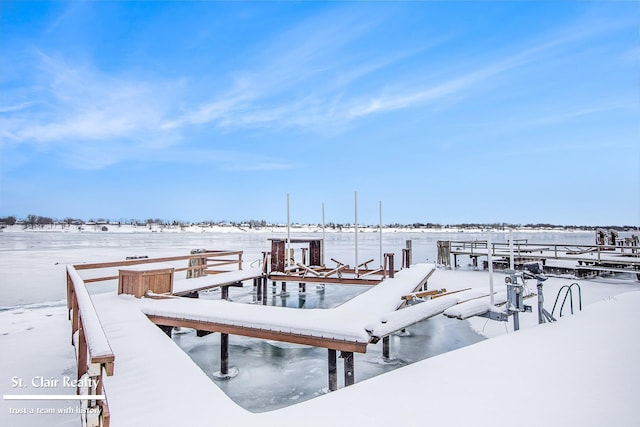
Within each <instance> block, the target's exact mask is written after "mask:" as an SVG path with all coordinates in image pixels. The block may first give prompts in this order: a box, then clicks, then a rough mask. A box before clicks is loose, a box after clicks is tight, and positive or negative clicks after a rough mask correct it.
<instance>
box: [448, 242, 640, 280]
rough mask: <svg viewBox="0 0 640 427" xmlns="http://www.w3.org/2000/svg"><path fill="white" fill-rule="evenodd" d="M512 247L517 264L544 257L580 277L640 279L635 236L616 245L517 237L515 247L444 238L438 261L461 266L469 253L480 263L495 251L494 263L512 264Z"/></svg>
mask: <svg viewBox="0 0 640 427" xmlns="http://www.w3.org/2000/svg"><path fill="white" fill-rule="evenodd" d="M511 250H512V251H513V255H514V260H515V264H516V265H521V264H524V263H527V262H531V261H542V262H543V264H544V265H545V269H546V270H548V271H551V270H554V271H557V272H561V273H566V272H572V273H575V275H576V276H579V277H584V276H591V275H599V274H600V273H603V272H613V273H634V274H636V276H637V278H638V279H639V280H640V246H638V245H637V243H636V242H635V240H623V241H621V242H620V244H616V245H576V244H559V243H550V244H540V243H536V244H533V243H528V242H526V241H515V242H514V243H513V246H512V248H510V245H509V243H508V242H507V243H505V242H494V243H491V247H490V248H488V245H487V241H486V240H460V241H456V240H443V241H439V242H438V263H439V264H442V265H444V266H448V267H449V266H451V265H452V264H451V258H453V266H458V257H460V256H468V257H469V258H470V259H471V261H472V263H473V265H474V266H475V267H478V258H488V255H489V252H491V256H492V258H493V263H494V264H501V265H504V266H508V265H509V261H508V259H509V257H510V254H511Z"/></svg>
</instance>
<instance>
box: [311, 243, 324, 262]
mask: <svg viewBox="0 0 640 427" xmlns="http://www.w3.org/2000/svg"><path fill="white" fill-rule="evenodd" d="M323 243H324V242H323V241H322V240H312V241H310V242H309V265H323V263H324V260H323V259H322V246H323Z"/></svg>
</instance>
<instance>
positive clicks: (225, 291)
mask: <svg viewBox="0 0 640 427" xmlns="http://www.w3.org/2000/svg"><path fill="white" fill-rule="evenodd" d="M221 298H222V299H224V300H228V299H229V287H228V286H223V287H222V296H221Z"/></svg>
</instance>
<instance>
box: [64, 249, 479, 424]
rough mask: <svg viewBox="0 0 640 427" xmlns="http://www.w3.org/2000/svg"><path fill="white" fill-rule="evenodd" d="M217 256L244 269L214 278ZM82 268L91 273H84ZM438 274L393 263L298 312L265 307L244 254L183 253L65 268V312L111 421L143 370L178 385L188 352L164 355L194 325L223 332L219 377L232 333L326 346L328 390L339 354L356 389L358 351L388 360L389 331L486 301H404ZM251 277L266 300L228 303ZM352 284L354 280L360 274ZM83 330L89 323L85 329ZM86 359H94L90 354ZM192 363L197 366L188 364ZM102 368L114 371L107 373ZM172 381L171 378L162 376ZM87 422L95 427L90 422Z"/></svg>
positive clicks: (429, 267) (465, 295) (262, 278)
mask: <svg viewBox="0 0 640 427" xmlns="http://www.w3.org/2000/svg"><path fill="white" fill-rule="evenodd" d="M229 255H233V256H236V255H237V256H238V259H237V260H235V261H234V260H229V259H228V258H224V259H221V258H220V257H228V256H229ZM185 260H187V261H188V267H180V266H177V265H176V264H175V263H176V262H184V261H185ZM194 260H196V261H194ZM211 260H213V265H214V266H218V265H221V264H223V265H227V264H237V267H238V269H237V270H230V271H222V270H220V269H219V268H217V267H215V271H213V274H211V273H212V270H213V268H214V267H212V266H211V265H210V262H211ZM171 262H173V264H171ZM403 262H404V261H403ZM118 267H120V268H119V270H118V275H114V274H113V269H114V268H118ZM78 270H80V271H78ZM95 270H104V271H103V272H102V273H100V274H102V275H101V276H100V275H96V274H97V273H96V272H95ZM303 270H304V269H303ZM176 271H187V272H188V273H187V274H188V275H191V276H196V277H194V278H191V279H185V278H175V272H176ZM365 271H366V270H365ZM80 272H83V273H84V276H85V277H81V274H80ZM189 272H191V273H189ZM434 272H435V265H433V264H415V265H412V266H410V267H406V268H403V269H401V270H398V271H396V270H394V269H393V264H392V263H391V264H390V265H389V268H388V269H385V271H384V274H385V276H386V277H384V278H381V279H379V280H377V283H378V284H377V285H375V286H372V287H371V288H370V289H369V290H367V291H365V292H364V293H362V294H359V295H358V296H356V297H355V298H353V299H351V300H349V301H347V302H346V303H344V304H342V305H340V306H338V307H335V308H332V309H293V308H287V307H275V306H267V305H266V304H265V302H266V283H267V279H268V277H269V276H268V275H267V273H266V272H265V271H263V270H262V269H260V268H249V269H246V270H243V269H242V255H241V253H235V252H229V251H207V252H206V253H204V252H203V253H199V254H192V255H189V256H184V257H164V258H159V259H143V260H129V261H124V262H108V263H103V264H79V265H77V266H68V296H69V305H68V308H69V310H70V313H72V314H73V319H74V329H73V332H76V331H77V330H80V331H81V332H83V333H84V334H85V335H86V339H84V338H83V340H85V341H86V342H87V343H89V344H88V346H87V345H85V344H84V343H83V342H79V341H78V340H75V341H74V342H75V343H76V345H78V343H80V347H79V352H78V354H79V356H78V366H79V368H78V377H79V378H80V377H82V376H84V375H85V374H87V375H90V376H91V375H93V376H96V378H97V380H96V383H97V384H98V388H94V390H93V391H92V390H86V392H87V393H89V394H91V393H92V392H95V391H96V390H97V391H100V392H101V393H103V394H105V395H106V393H108V401H107V400H106V398H105V399H104V400H102V401H100V405H99V408H100V410H101V413H102V414H103V416H104V417H103V418H102V423H104V424H108V423H109V422H110V420H112V419H113V420H115V419H117V418H119V417H120V416H122V415H121V414H122V413H128V411H126V410H124V409H122V408H124V406H125V403H124V402H126V401H131V400H133V399H132V398H131V397H130V396H129V394H130V392H129V391H128V390H127V387H126V384H131V383H132V381H133V382H134V383H137V380H135V378H138V377H139V376H140V375H143V373H145V372H146V373H147V374H148V375H149V376H148V377H147V378H154V380H153V381H154V383H157V384H156V387H159V388H162V386H161V385H162V384H171V386H172V387H174V388H175V384H174V383H175V381H176V378H175V377H173V375H175V372H176V371H178V372H179V371H181V370H182V367H181V366H180V365H183V364H184V357H186V355H184V353H183V355H182V356H176V357H175V359H176V362H175V363H174V362H173V361H172V362H171V363H169V365H167V363H168V362H167V359H166V355H167V354H173V353H175V352H181V350H180V349H179V348H178V347H177V346H175V344H174V343H173V341H172V340H171V339H170V336H171V330H172V329H173V328H174V327H187V328H193V329H196V330H197V331H198V332H199V333H202V334H207V333H213V332H216V333H220V334H221V343H222V344H221V354H220V372H219V375H220V376H221V377H228V376H230V375H232V374H231V373H230V372H229V336H230V335H241V336H246V337H252V338H258V339H266V340H273V341H282V342H288V343H295V344H302V345H308V346H313V347H320V348H326V349H327V350H328V357H327V364H328V390H330V391H334V390H337V388H338V379H337V375H338V372H337V357H338V352H339V355H340V357H341V358H342V359H344V363H343V366H344V384H345V386H348V385H352V384H354V383H355V372H354V369H355V367H354V358H353V354H354V353H365V352H366V351H367V346H368V345H370V344H375V343H377V342H378V341H380V340H383V348H384V351H383V354H384V355H385V357H387V358H388V357H389V351H390V349H389V339H388V338H389V335H390V334H392V333H394V332H396V331H398V330H401V329H404V328H406V327H407V326H409V325H412V324H414V323H417V322H419V321H421V320H424V319H427V318H429V317H432V316H434V315H437V314H440V313H442V312H443V311H444V310H446V309H447V308H449V307H451V306H454V305H456V304H458V303H460V302H463V301H467V300H470V299H474V298H478V297H480V296H483V295H487V293H486V291H478V290H467V291H464V292H457V293H455V294H450V295H448V294H446V293H445V294H443V295H438V298H437V299H436V298H434V299H432V300H427V301H425V302H422V303H420V304H415V305H410V306H407V303H406V296H407V295H409V294H412V293H414V292H417V291H423V290H425V289H426V288H427V281H428V280H429V278H430V277H431V275H432V274H433V273H434ZM207 273H210V274H207ZM365 274H366V273H365ZM198 276H199V277H198ZM115 278H117V279H118V286H117V289H118V292H117V293H115V292H114V293H110V294H100V295H95V296H93V297H89V293H88V292H87V289H86V285H87V283H92V282H97V281H101V280H113V279H115ZM248 280H253V282H254V287H255V288H256V291H259V290H261V289H264V292H263V295H264V296H265V297H264V298H263V303H262V304H242V303H234V302H231V301H228V300H227V298H228V287H229V286H242V283H243V282H245V281H248ZM296 280H297V281H302V280H304V277H303V276H300V277H296ZM351 280H353V281H356V280H357V277H354V278H352V279H351ZM334 283H335V282H334ZM366 284H370V283H368V282H367V283H366ZM216 287H221V288H222V289H223V292H222V293H221V299H219V300H210V299H199V298H197V295H198V291H200V290H205V289H212V288H216ZM225 290H226V292H225ZM181 296H187V297H188V298H184V297H181ZM263 304H265V305H263ZM84 324H86V325H87V326H86V327H85V326H82V325H84ZM77 325H80V326H79V327H78V326H77ZM151 331H153V332H151ZM162 331H163V332H164V333H162ZM167 335H169V336H167ZM83 337H84V336H83ZM94 342H99V343H102V344H100V345H99V346H98V347H96V345H92V344H91V343H94ZM141 343H144V345H143V347H145V348H144V349H142V348H141ZM169 346H171V348H172V350H171V351H170V352H169V351H168V350H167V348H168V347H169ZM154 348H155V349H157V350H158V352H155V354H156V355H157V354H162V357H161V358H160V359H162V361H161V362H159V361H158V360H156V359H158V357H157V356H155V357H153V356H151V354H149V358H147V357H144V358H143V359H144V360H145V362H144V366H142V364H141V363H140V361H139V360H140V359H139V358H140V356H141V355H143V354H146V353H149V349H154ZM159 349H162V350H161V351H160V350H159ZM107 350H108V351H107ZM105 351H107V352H108V353H109V354H108V355H106V356H105V355H102V353H104V352H105ZM96 352H97V353H100V354H98V356H100V357H107V358H106V359H105V360H107V364H106V365H105V366H103V368H100V367H99V366H97V367H96V368H92V365H91V364H92V363H94V364H95V363H98V364H99V363H100V361H101V360H102V359H99V358H97V357H96ZM84 354H87V356H83V355H84ZM150 359H153V360H150ZM170 359H173V356H171V357H170ZM187 359H188V357H187ZM177 360H182V361H181V362H177ZM157 363H160V364H162V366H163V368H160V367H159V366H155V365H156V364H157ZM192 364H193V362H190V363H189V365H192ZM84 365H87V366H84ZM167 366H171V369H170V370H169V371H171V372H172V373H171V374H170V375H169V374H166V373H164V372H166V371H167V369H165V368H166V367H167ZM105 367H106V368H108V369H104V368H105ZM189 369H191V368H189ZM166 375H169V376H171V378H164V377H165V376H166ZM191 375H193V374H192V373H185V374H184V376H185V377H189V376H191ZM158 384H160V386H158ZM166 392H167V394H174V393H175V391H171V393H169V391H168V390H167V391H166ZM145 393H147V391H146V390H145ZM150 393H152V394H153V393H154V392H153V391H150ZM90 402H91V401H90ZM89 404H91V403H89ZM169 404H170V403H169V402H167V405H169ZM121 411H122V412H121ZM127 417H129V415H127ZM87 421H88V422H90V423H91V422H95V420H90V419H89V418H87Z"/></svg>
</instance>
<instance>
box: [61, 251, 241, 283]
mask: <svg viewBox="0 0 640 427" xmlns="http://www.w3.org/2000/svg"><path fill="white" fill-rule="evenodd" d="M241 254H242V251H207V252H202V253H200V254H194V255H180V256H171V257H162V258H141V259H132V260H126V261H112V262H98V263H90V264H77V265H74V266H73V267H74V268H75V269H76V270H92V269H98V268H108V267H120V266H129V265H138V264H151V263H155V262H167V261H181V260H188V259H197V258H209V257H212V256H226V255H241ZM236 262H238V261H236ZM85 282H86V280H85Z"/></svg>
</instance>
